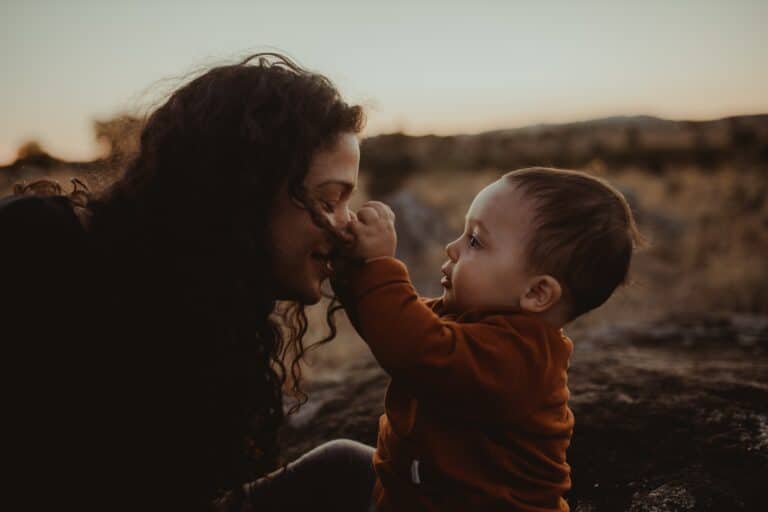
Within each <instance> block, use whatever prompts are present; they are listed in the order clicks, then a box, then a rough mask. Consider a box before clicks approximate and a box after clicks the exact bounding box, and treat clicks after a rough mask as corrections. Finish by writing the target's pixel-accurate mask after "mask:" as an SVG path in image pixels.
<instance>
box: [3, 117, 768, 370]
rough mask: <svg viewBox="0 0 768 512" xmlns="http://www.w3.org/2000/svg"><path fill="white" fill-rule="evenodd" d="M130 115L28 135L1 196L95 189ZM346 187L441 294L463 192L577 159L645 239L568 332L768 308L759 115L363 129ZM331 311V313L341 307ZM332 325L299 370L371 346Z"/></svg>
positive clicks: (317, 314) (766, 188)
mask: <svg viewBox="0 0 768 512" xmlns="http://www.w3.org/2000/svg"><path fill="white" fill-rule="evenodd" d="M140 126H141V123H140V121H138V120H136V119H133V118H130V117H126V116H120V117H117V118H115V119H113V120H108V121H103V122H99V123H96V124H95V126H94V131H95V135H96V137H97V138H98V140H100V141H101V142H102V143H103V145H104V147H105V156H104V157H103V158H101V159H99V160H95V161H93V162H75V163H72V162H63V161H60V160H57V159H56V158H55V157H52V156H51V155H48V154H47V153H45V151H44V150H43V149H42V148H40V147H39V146H38V145H36V144H34V143H30V144H28V145H27V146H25V147H24V148H21V150H20V153H19V159H18V160H17V162H16V163H14V164H12V165H11V166H8V167H5V168H0V195H6V194H9V193H11V187H12V185H13V184H14V183H18V182H29V181H32V180H34V179H37V178H40V177H53V178H56V179H58V180H59V181H60V182H61V183H62V185H64V187H65V189H66V188H67V186H66V184H67V180H68V178H69V177H72V176H75V177H79V178H81V179H84V181H87V182H88V183H89V184H91V187H92V188H93V189H95V190H99V189H101V188H103V187H104V186H105V185H106V184H108V183H109V182H110V181H111V180H113V179H114V178H115V176H117V175H118V173H119V168H120V167H121V165H123V163H124V162H125V161H127V160H128V159H129V158H130V156H131V154H132V152H135V150H136V148H137V142H136V137H137V134H138V129H139V128H140ZM362 155H363V160H362V163H361V176H360V186H359V191H358V193H357V195H356V196H355V198H354V203H353V206H354V205H359V204H360V203H362V202H363V201H365V200H366V199H368V198H373V199H379V200H383V201H385V202H388V203H390V204H391V205H392V206H393V208H394V209H395V211H396V213H397V214H398V236H399V243H400V246H399V248H398V255H399V256H400V257H401V258H402V259H403V260H404V261H405V262H406V263H407V264H408V266H409V269H410V271H411V274H412V277H413V279H414V282H415V283H416V285H417V288H418V289H419V290H420V292H421V293H423V294H425V295H435V294H439V293H440V286H439V280H440V265H441V263H442V262H443V261H444V259H445V255H444V249H443V248H444V246H445V244H446V243H447V242H449V241H450V240H452V239H453V238H454V237H456V236H457V235H458V234H459V233H460V232H461V230H462V226H463V217H464V214H465V212H466V209H467V208H468V206H469V204H470V202H471V200H472V198H473V197H474V195H475V194H476V193H477V192H478V191H479V190H480V189H481V188H483V187H484V186H485V185H487V184H488V183H490V182H491V181H493V180H495V179H496V178H498V177H499V176H500V175H501V174H503V173H504V172H506V171H509V170H512V169H515V168H519V167H525V166H529V165H554V166H561V167H567V168H573V169H581V170H585V171H588V172H591V173H593V174H596V175H599V176H601V177H604V178H606V179H607V180H608V181H610V182H611V183H613V184H614V185H616V186H617V187H618V188H619V189H620V190H622V191H623V192H624V194H625V195H626V196H627V198H628V199H629V201H630V204H631V205H632V207H633V210H634V211H635V214H636V216H637V219H638V223H639V226H640V229H641V231H642V232H643V234H644V235H645V236H646V238H647V239H648V241H649V246H648V247H647V248H646V249H645V250H643V251H642V252H640V253H638V254H637V256H636V259H635V261H634V266H633V281H632V284H631V285H630V286H628V287H625V288H622V289H620V290H619V291H618V292H617V293H616V294H615V295H614V296H613V297H612V298H611V299H610V300H609V302H608V303H607V304H605V305H604V306H603V307H601V308H599V309H598V310H596V311H594V312H592V313H589V314H588V315H586V316H585V317H583V318H580V319H578V320H577V321H576V322H575V323H574V324H573V325H572V326H570V328H569V331H570V332H572V333H577V332H579V331H583V330H595V329H601V328H604V327H612V326H616V325H618V324H639V323H644V322H648V321H654V320H657V319H659V318H663V317H667V316H669V315H685V314H689V313H716V312H755V313H760V312H762V313H766V312H768V286H767V285H768V265H766V255H768V236H766V233H767V232H768V204H767V203H768V201H767V200H766V199H767V198H768V115H763V116H743V117H734V118H727V119H723V120H717V121H710V122H677V121H665V120H661V119H656V118H648V117H635V118H609V119H603V120H596V121H593V122H586V123H574V124H569V125H544V126H535V127H530V128H523V129H517V130H502V131H496V132H488V133H484V134H479V135H464V136H454V137H434V136H427V137H409V136H407V135H403V134H392V135H383V136H378V137H373V138H368V139H365V140H364V141H363V144H362ZM309 316H310V319H311V321H312V324H311V325H312V329H311V331H310V334H311V337H312V339H319V338H321V337H322V333H323V332H324V327H323V318H324V316H325V313H324V305H322V304H321V305H319V306H315V307H313V308H310V309H309ZM340 316H342V317H343V313H342V314H340ZM340 324H341V325H342V328H341V330H340V334H339V337H338V338H337V339H336V340H334V341H333V343H330V344H329V345H328V346H325V347H322V348H321V349H320V350H317V351H315V352H313V353H312V354H311V355H310V357H308V359H307V364H308V365H309V366H308V368H307V375H308V376H310V377H312V376H313V375H315V376H317V375H318V372H319V371H320V369H323V370H322V371H320V373H324V374H325V375H326V376H328V377H329V378H330V377H331V376H332V375H334V374H335V369H337V368H338V367H339V366H344V365H347V364H354V363H355V362H356V361H359V360H365V359H367V358H368V357H370V355H369V353H368V350H367V348H366V347H365V346H364V345H363V344H362V343H361V342H360V341H359V340H358V339H357V337H356V336H355V335H354V333H353V332H351V329H350V328H349V326H348V325H347V324H346V322H345V321H344V319H341V320H340Z"/></svg>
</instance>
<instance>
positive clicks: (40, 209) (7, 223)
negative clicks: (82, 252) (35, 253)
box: [0, 196, 85, 252]
mask: <svg viewBox="0 0 768 512" xmlns="http://www.w3.org/2000/svg"><path fill="white" fill-rule="evenodd" d="M84 240H85V230H84V229H83V226H82V224H81V222H80V220H79V218H78V216H77V214H76V213H75V210H74V207H73V205H72V203H70V201H69V199H68V198H66V197H64V196H52V197H39V196H12V197H6V198H3V199H0V241H2V245H3V247H4V249H5V250H14V251H26V250H31V249H35V248H38V249H39V248H45V247H50V248H56V247H60V248H65V247H66V246H70V245H71V246H73V248H74V247H80V246H81V245H82V243H83V242H84ZM4 252H5V251H4Z"/></svg>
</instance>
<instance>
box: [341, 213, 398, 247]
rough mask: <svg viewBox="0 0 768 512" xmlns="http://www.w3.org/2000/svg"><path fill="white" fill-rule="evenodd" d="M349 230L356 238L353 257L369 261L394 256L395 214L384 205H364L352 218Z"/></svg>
mask: <svg viewBox="0 0 768 512" xmlns="http://www.w3.org/2000/svg"><path fill="white" fill-rule="evenodd" d="M349 230H350V231H351V232H352V234H353V235H354V236H355V238H356V243H355V245H354V246H353V247H352V255H353V256H355V257H357V258H362V259H365V260H370V259H372V258H381V257H384V256H394V255H395V249H396V248H397V233H396V232H395V214H394V212H393V211H392V209H391V208H390V207H389V206H387V205H386V204H384V203H381V202H379V201H368V202H367V203H365V204H364V205H363V207H362V208H360V209H359V210H358V211H357V215H356V216H353V217H352V221H351V222H350V224H349Z"/></svg>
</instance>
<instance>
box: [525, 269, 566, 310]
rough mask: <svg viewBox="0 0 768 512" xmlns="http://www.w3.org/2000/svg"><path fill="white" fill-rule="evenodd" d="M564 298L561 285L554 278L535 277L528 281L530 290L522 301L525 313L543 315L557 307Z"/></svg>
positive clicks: (528, 289) (527, 290) (545, 276)
mask: <svg viewBox="0 0 768 512" xmlns="http://www.w3.org/2000/svg"><path fill="white" fill-rule="evenodd" d="M562 296H563V289H562V287H561V286H560V283H559V282H558V281H557V279H555V278H554V277H552V276H548V275H541V276H534V277H532V278H531V279H530V280H529V281H528V288H527V289H526V291H525V293H524V294H523V296H522V298H521V299H520V307H521V308H522V309H523V311H528V312H531V313H543V312H545V311H547V310H549V309H550V308H552V307H553V306H555V305H556V304H557V303H558V302H560V299H561V298H562Z"/></svg>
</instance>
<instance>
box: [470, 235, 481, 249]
mask: <svg viewBox="0 0 768 512" xmlns="http://www.w3.org/2000/svg"><path fill="white" fill-rule="evenodd" d="M469 246H470V247H479V246H480V240H478V239H477V237H476V236H475V235H469Z"/></svg>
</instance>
